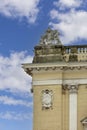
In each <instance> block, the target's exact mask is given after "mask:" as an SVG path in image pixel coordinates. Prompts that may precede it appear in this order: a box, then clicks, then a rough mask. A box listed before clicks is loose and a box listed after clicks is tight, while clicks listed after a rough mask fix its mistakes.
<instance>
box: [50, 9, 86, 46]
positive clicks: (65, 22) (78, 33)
mask: <svg viewBox="0 0 87 130" xmlns="http://www.w3.org/2000/svg"><path fill="white" fill-rule="evenodd" d="M50 16H51V18H52V20H56V23H55V22H50V25H51V26H52V27H53V28H54V29H58V30H59V31H60V32H61V33H62V36H61V40H62V42H63V44H67V43H72V42H75V41H76V40H78V39H85V40H87V29H86V27H87V12H86V11H84V10H79V11H76V10H71V11H70V12H66V13H60V12H58V11H57V10H52V11H51V12H50Z"/></svg>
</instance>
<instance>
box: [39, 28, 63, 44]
mask: <svg viewBox="0 0 87 130" xmlns="http://www.w3.org/2000/svg"><path fill="white" fill-rule="evenodd" d="M58 36H59V33H58V31H57V30H51V29H50V28H48V29H47V31H46V32H45V34H44V35H43V36H41V39H40V44H42V45H50V44H59V45H61V41H60V40H59V37H58Z"/></svg>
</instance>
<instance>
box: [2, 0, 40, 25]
mask: <svg viewBox="0 0 87 130" xmlns="http://www.w3.org/2000/svg"><path fill="white" fill-rule="evenodd" d="M39 1H40V0H0V13H1V14H3V15H5V16H7V17H12V18H20V19H21V18H26V19H27V20H28V22H29V23H34V22H35V20H36V18H37V15H38V12H39V7H38V4H39Z"/></svg>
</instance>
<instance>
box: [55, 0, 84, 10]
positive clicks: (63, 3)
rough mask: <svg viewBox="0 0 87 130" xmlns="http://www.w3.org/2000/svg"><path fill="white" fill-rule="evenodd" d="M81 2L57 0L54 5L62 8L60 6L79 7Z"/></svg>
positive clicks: (79, 0)
mask: <svg viewBox="0 0 87 130" xmlns="http://www.w3.org/2000/svg"><path fill="white" fill-rule="evenodd" d="M81 3H82V0H58V1H57V2H54V5H56V6H58V7H59V8H61V9H62V8H71V7H74V8H75V7H79V6H80V5H81Z"/></svg>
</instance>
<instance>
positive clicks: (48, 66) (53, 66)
mask: <svg viewBox="0 0 87 130" xmlns="http://www.w3.org/2000/svg"><path fill="white" fill-rule="evenodd" d="M22 68H23V69H24V71H25V72H26V73H28V74H29V75H32V74H33V73H34V72H38V73H39V72H42V71H44V72H46V71H48V72H49V71H72V70H75V71H79V70H86V69H87V62H68V63H67V62H58V63H39V64H38V63H37V64H35V63H31V64H22Z"/></svg>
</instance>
